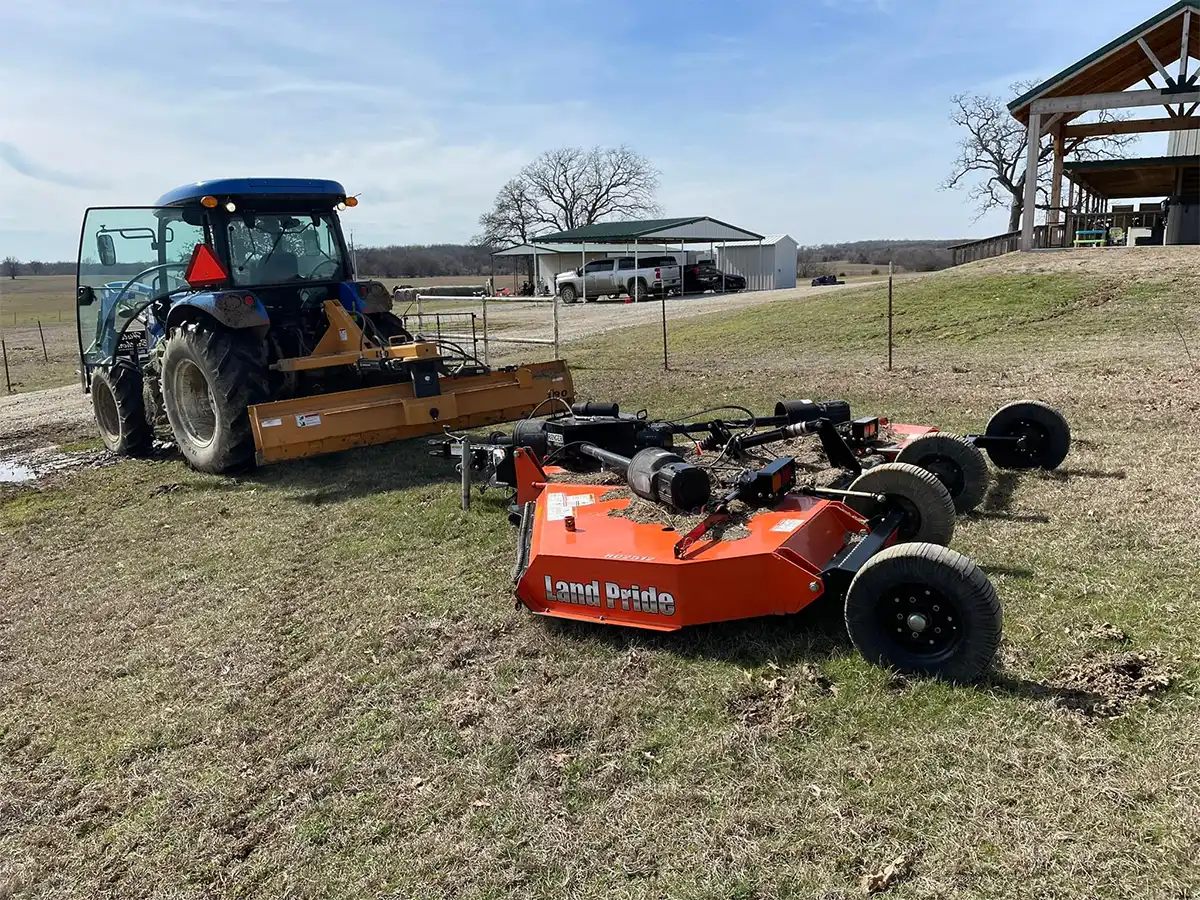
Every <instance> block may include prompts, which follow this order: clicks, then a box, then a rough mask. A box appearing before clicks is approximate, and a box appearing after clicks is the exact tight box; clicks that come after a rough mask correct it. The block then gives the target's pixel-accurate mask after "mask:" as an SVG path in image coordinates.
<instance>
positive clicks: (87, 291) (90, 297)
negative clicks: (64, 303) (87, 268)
mask: <svg viewBox="0 0 1200 900" xmlns="http://www.w3.org/2000/svg"><path fill="white" fill-rule="evenodd" d="M95 302H96V292H95V291H94V290H92V288H90V287H88V286H87V285H84V286H83V287H81V288H80V289H79V290H78V291H76V292H75V303H76V304H77V305H79V306H91V305H92V304H93V303H95Z"/></svg>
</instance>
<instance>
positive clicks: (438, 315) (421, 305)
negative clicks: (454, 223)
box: [401, 294, 559, 365]
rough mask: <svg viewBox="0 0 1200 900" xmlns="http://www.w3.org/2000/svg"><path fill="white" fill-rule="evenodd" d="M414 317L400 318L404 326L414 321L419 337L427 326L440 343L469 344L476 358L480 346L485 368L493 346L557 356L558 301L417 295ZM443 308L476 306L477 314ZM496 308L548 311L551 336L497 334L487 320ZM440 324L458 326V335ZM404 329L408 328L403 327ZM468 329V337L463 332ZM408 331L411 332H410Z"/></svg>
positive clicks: (548, 299) (471, 311) (549, 299)
mask: <svg viewBox="0 0 1200 900" xmlns="http://www.w3.org/2000/svg"><path fill="white" fill-rule="evenodd" d="M415 303H416V308H417V309H416V313H415V314H414V315H407V314H406V315H404V316H402V317H401V318H402V319H403V320H405V322H406V323H407V322H408V321H409V320H415V322H416V331H417V332H420V333H428V328H427V325H428V324H432V327H433V332H432V333H433V334H436V336H437V338H438V339H439V340H449V341H456V342H458V343H465V342H467V341H470V342H471V345H472V354H473V355H474V356H476V357H479V348H480V346H482V348H483V355H482V357H479V358H480V359H481V360H482V362H483V364H484V365H491V357H492V345H493V344H512V345H524V346H539V347H550V348H552V350H553V353H554V356H555V358H557V357H558V355H559V325H558V307H559V299H558V297H556V296H555V297H503V296H501V297H495V296H493V297H487V296H484V297H475V296H461V297H441V296H428V295H425V294H418V295H417V297H416V301H415ZM430 303H435V304H436V305H435V306H434V308H432V309H427V308H426V307H427V306H428V305H429V304H430ZM443 304H454V305H457V306H461V305H469V306H473V307H474V306H477V307H478V309H479V312H478V313H477V312H475V310H474V309H470V310H462V309H449V310H443V309H440V308H439V307H441V306H442V305H443ZM497 306H500V307H501V308H505V309H509V310H511V309H519V308H520V307H533V308H537V307H549V308H550V311H549V315H548V319H549V321H547V322H546V328H547V329H548V330H549V332H550V335H551V336H550V337H529V336H527V335H523V336H511V335H507V334H505V333H504V331H503V330H500V331H497V330H496V329H495V328H493V322H492V320H490V319H489V316H488V312H489V308H490V309H491V310H493V311H494V310H495V309H496V308H497ZM443 322H445V324H446V325H447V326H448V327H450V326H451V325H453V323H456V322H457V323H459V326H458V327H459V330H458V331H446V330H444V329H443ZM405 327H406V328H407V327H408V326H407V324H406V325H405ZM467 328H469V329H470V332H469V333H468V332H467V331H466V329H467ZM409 330H410V331H411V330H412V329H409Z"/></svg>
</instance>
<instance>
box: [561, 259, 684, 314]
mask: <svg viewBox="0 0 1200 900" xmlns="http://www.w3.org/2000/svg"><path fill="white" fill-rule="evenodd" d="M682 283H683V272H682V270H681V269H680V268H679V263H678V262H677V261H676V260H675V257H673V256H640V257H638V258H637V259H636V260H635V259H634V257H632V256H620V257H613V258H612V259H595V260H592V261H591V262H590V263H588V264H587V265H585V266H584V267H583V268H582V269H576V270H575V271H574V272H563V273H562V274H561V275H559V276H558V277H556V278H555V279H554V290H555V292H556V293H557V294H558V296H559V297H560V298H561V299H562V302H563V303H574V302H576V301H577V300H579V299H581V298H586V299H588V300H601V299H603V298H604V297H619V296H620V295H621V294H628V295H629V296H630V297H633V298H634V299H635V300H641V299H643V298H646V297H658V296H662V294H664V293H667V292H670V291H678V290H679V289H680V287H681V286H682Z"/></svg>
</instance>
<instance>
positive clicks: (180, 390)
mask: <svg viewBox="0 0 1200 900" xmlns="http://www.w3.org/2000/svg"><path fill="white" fill-rule="evenodd" d="M162 394H163V405H164V406H165V407H166V410H167V419H168V420H169V421H170V423H171V431H172V432H173V433H174V435H175V443H176V444H177V445H178V446H179V451H180V452H181V453H182V454H183V456H184V458H185V459H186V460H187V461H188V463H189V464H190V465H191V466H192V467H193V468H195V469H198V470H200V471H201V472H210V473H213V474H220V473H223V472H232V471H236V470H238V469H245V468H248V467H250V466H252V465H253V464H254V435H253V433H252V432H251V430H250V416H249V413H248V408H249V407H251V406H253V405H255V404H256V403H263V402H266V400H268V399H269V397H270V390H269V388H268V383H267V366H266V359H265V352H264V349H263V345H262V344H261V343H260V342H259V341H257V340H255V339H254V338H253V337H252V335H251V334H250V333H248V332H241V331H228V330H226V329H223V328H220V327H214V326H213V324H211V323H208V322H185V323H184V324H183V325H182V326H180V327H178V328H176V329H174V330H172V332H171V336H170V338H169V339H168V341H167V348H166V350H165V351H164V352H163V359H162Z"/></svg>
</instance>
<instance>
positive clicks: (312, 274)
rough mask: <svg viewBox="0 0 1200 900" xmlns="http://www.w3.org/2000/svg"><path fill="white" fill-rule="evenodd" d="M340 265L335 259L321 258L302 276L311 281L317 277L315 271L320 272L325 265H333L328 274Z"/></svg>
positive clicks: (332, 272)
mask: <svg viewBox="0 0 1200 900" xmlns="http://www.w3.org/2000/svg"><path fill="white" fill-rule="evenodd" d="M340 265H341V263H339V262H338V261H337V260H336V259H323V260H321V261H320V262H319V263H317V264H316V265H315V266H313V267H312V268H311V269H309V272H308V274H307V275H305V276H304V280H305V281H312V280H313V279H315V278H316V277H317V273H318V272H320V271H321V270H322V269H323V268H325V267H326V266H332V267H333V269H332V271H330V273H329V274H330V275H332V274H334V272H336V271H337V268H338V266H340Z"/></svg>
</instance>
